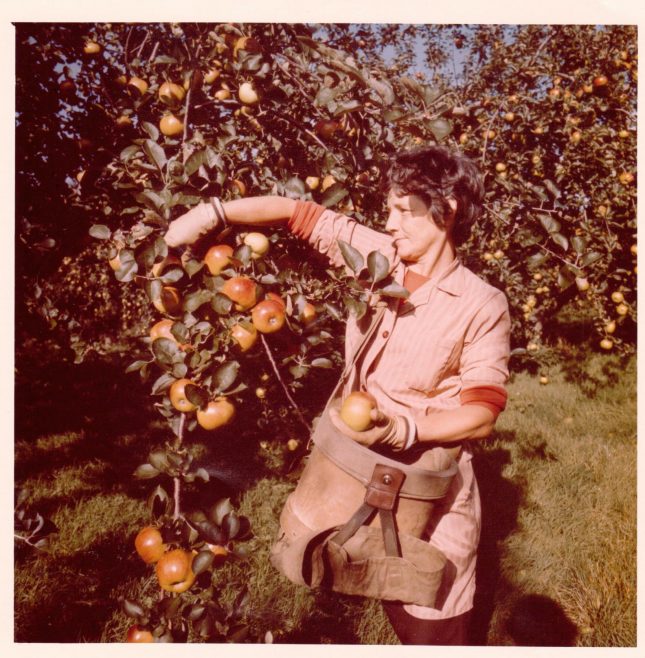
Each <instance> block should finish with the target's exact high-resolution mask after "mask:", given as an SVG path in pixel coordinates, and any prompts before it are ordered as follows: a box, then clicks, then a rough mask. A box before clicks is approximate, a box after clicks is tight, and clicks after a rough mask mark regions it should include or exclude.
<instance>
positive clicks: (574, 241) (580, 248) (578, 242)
mask: <svg viewBox="0 0 645 658" xmlns="http://www.w3.org/2000/svg"><path fill="white" fill-rule="evenodd" d="M588 242H589V241H588V240H587V238H583V237H580V236H579V235H574V236H573V237H572V238H571V246H572V247H573V250H574V251H575V252H576V253H577V254H578V255H580V254H584V252H585V249H586V248H587V243H588Z"/></svg>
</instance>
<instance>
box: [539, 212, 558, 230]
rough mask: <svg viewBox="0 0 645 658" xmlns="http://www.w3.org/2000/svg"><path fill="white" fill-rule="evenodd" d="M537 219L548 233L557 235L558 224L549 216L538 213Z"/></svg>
mask: <svg viewBox="0 0 645 658" xmlns="http://www.w3.org/2000/svg"><path fill="white" fill-rule="evenodd" d="M537 217H538V219H539V220H540V224H542V226H543V227H544V229H545V230H546V231H547V232H548V233H557V232H558V231H559V230H560V227H561V225H560V222H559V221H558V220H557V219H554V218H553V217H552V216H551V215H546V214H544V213H540V214H539V215H538V216H537Z"/></svg>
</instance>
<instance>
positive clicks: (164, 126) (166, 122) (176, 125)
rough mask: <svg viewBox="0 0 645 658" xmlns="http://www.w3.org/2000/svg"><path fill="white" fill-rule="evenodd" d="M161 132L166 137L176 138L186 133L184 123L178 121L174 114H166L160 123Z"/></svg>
mask: <svg viewBox="0 0 645 658" xmlns="http://www.w3.org/2000/svg"><path fill="white" fill-rule="evenodd" d="M159 130H161V132H162V133H163V134H164V135H166V137H175V136H177V135H181V134H182V133H183V132H184V122H183V121H182V120H181V119H178V118H177V117H176V116H175V115H174V114H164V116H163V117H161V121H160V122H159Z"/></svg>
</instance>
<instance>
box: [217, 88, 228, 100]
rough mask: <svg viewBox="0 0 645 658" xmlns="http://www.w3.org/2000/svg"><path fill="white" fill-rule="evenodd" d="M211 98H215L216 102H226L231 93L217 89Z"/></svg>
mask: <svg viewBox="0 0 645 658" xmlns="http://www.w3.org/2000/svg"><path fill="white" fill-rule="evenodd" d="M213 96H215V98H216V99H217V100H218V101H226V100H228V99H229V98H230V97H231V92H230V90H228V89H218V90H217V91H216V92H215V93H214V94H213Z"/></svg>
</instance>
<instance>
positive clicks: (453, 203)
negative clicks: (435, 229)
mask: <svg viewBox="0 0 645 658" xmlns="http://www.w3.org/2000/svg"><path fill="white" fill-rule="evenodd" d="M446 202H447V203H448V208H449V209H450V210H449V213H448V214H447V215H446V216H445V217H444V221H445V223H446V228H447V229H448V230H449V231H452V229H453V227H454V225H455V217H456V216H457V199H455V197H454V196H449V197H447V198H446Z"/></svg>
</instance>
